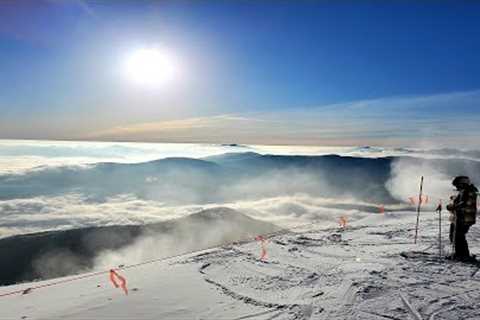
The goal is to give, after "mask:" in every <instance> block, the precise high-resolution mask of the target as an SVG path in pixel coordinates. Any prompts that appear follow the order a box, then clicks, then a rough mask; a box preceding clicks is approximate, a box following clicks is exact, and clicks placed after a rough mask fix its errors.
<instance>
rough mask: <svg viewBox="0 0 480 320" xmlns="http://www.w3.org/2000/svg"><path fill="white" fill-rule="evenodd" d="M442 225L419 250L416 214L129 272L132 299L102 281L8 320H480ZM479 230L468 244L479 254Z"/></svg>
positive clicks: (46, 295) (38, 297) (41, 298)
mask: <svg viewBox="0 0 480 320" xmlns="http://www.w3.org/2000/svg"><path fill="white" fill-rule="evenodd" d="M435 218H436V216H435V215H434V214H433V213H431V214H429V213H425V214H423V216H422V219H421V224H420V226H421V229H420V233H419V235H420V237H419V241H418V244H417V245H414V244H413V232H414V230H413V227H414V223H415V213H413V212H399V213H395V214H388V213H387V214H385V215H381V214H372V215H371V216H368V217H366V218H363V219H360V220H357V221H355V222H354V223H351V224H349V225H348V226H347V229H346V230H341V229H338V228H328V229H327V228H321V227H320V226H318V225H317V226H316V228H318V229H310V230H306V231H302V232H295V233H294V232H291V233H288V234H282V235H277V236H274V237H271V238H269V241H268V243H267V259H266V261H260V260H259V255H260V251H261V249H260V245H259V243H258V242H255V241H252V242H249V243H244V244H239V245H230V246H225V247H222V248H217V249H213V250H208V251H205V252H202V253H198V254H193V255H189V256H184V257H181V258H177V259H173V260H170V261H168V262H163V263H159V264H151V265H145V266H141V267H139V268H132V269H128V270H121V271H120V273H121V274H122V275H124V276H125V277H126V278H127V280H128V287H129V290H130V294H129V295H128V296H125V295H124V294H123V293H122V291H121V290H118V289H115V288H113V287H112V285H111V284H110V283H109V281H108V279H107V276H105V277H102V276H100V277H94V278H89V279H85V280H82V281H78V282H71V283H67V284H63V285H59V286H56V287H50V288H45V289H39V290H33V291H32V292H30V293H28V294H25V295H15V296H9V297H4V298H0V318H1V319H132V318H135V319H162V318H163V319H238V320H240V319H264V320H266V319H278V320H282V319H416V318H418V317H421V319H437V320H438V319H480V309H478V310H477V308H476V302H477V301H479V299H480V272H476V270H477V268H476V267H475V266H473V265H469V264H463V263H452V262H445V261H439V260H438V259H437V257H436V253H437V252H438V247H437V246H436V243H437V232H438V230H437V228H438V224H437V221H436V220H435ZM477 229H478V227H477V226H474V227H473V228H472V229H471V232H470V233H469V235H468V239H469V241H470V244H471V249H472V252H473V253H477V252H478V251H479V250H478V249H479V246H478V240H480V232H478V230H477ZM444 230H447V224H445V226H444ZM443 242H444V244H448V242H447V235H446V234H445V235H444V239H443ZM404 251H424V252H426V253H429V255H425V258H424V259H409V258H404V257H402V256H401V255H400V253H402V252H404ZM447 251H448V247H446V248H445V252H447ZM472 275H473V276H472ZM46 283H48V281H46ZM29 286H32V284H22V285H16V286H10V287H3V288H1V289H0V294H2V293H4V292H8V291H13V290H18V289H22V288H28V287H29ZM402 297H403V298H402ZM405 301H407V302H408V305H409V306H408V307H407V304H406V303H405Z"/></svg>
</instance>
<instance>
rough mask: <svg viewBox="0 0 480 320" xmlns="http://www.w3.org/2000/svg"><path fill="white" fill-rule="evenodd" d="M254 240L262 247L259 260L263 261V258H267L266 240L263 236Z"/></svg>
mask: <svg viewBox="0 0 480 320" xmlns="http://www.w3.org/2000/svg"><path fill="white" fill-rule="evenodd" d="M255 240H257V241H259V242H260V245H261V247H262V252H261V254H260V260H262V261H264V260H265V258H266V257H267V248H266V242H267V241H266V240H265V238H264V237H263V236H256V237H255Z"/></svg>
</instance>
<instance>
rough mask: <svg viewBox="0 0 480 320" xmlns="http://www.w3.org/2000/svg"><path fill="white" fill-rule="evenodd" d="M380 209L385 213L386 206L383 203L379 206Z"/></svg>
mask: <svg viewBox="0 0 480 320" xmlns="http://www.w3.org/2000/svg"><path fill="white" fill-rule="evenodd" d="M378 211H379V212H380V213H385V206H384V205H383V204H382V205H381V206H380V207H378Z"/></svg>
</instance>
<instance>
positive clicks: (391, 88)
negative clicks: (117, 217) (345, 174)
mask: <svg viewBox="0 0 480 320" xmlns="http://www.w3.org/2000/svg"><path fill="white" fill-rule="evenodd" d="M149 50H150V51H149ZM152 50H153V51H152ZM155 50H158V51H155ZM152 52H153V53H152ZM478 52H480V2H474V1H440V2H436V3H433V2H427V1H388V2H383V1H326V0H325V1H300V2H299V1H206V0H205V1H82V0H71V1H70V0H66V1H59V0H50V1H43V0H38V1H37V0H35V1H28V0H25V1H10V0H5V1H1V2H0V111H1V117H0V138H9V139H12V138H29V139H77V140H83V139H88V140H122V141H148V142H152V141H160V142H212V143H217V142H219V143H222V142H237V143H257V144H316V145H358V144H362V145H363V144H375V145H422V144H429V145H430V144H434V145H441V144H446V145H451V144H456V143H459V144H461V145H462V146H467V147H476V146H478V143H477V140H478V139H479V138H480V128H479V127H478V125H477V123H478V121H479V120H480V76H479V74H480V63H479V60H478ZM139 53H141V54H140V55H139ZM158 55H162V57H163V58H161V61H162V62H161V63H155V59H156V58H155V57H156V56H158ZM132 57H133V58H132ZM152 57H153V58H152ZM132 59H133V60H132ZM135 59H136V60H135ZM129 61H130V62H131V61H134V63H133V71H132V63H130V64H129ZM143 62H146V63H143ZM149 66H151V68H150V67H149ZM129 68H130V69H129ZM155 70H166V72H165V73H163V74H162V73H161V71H159V74H160V75H159V74H155V73H152V72H155ZM132 80H133V81H132ZM152 84H153V85H152Z"/></svg>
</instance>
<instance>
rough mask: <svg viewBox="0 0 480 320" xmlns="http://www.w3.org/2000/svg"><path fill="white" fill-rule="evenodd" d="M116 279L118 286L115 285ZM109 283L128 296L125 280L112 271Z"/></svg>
mask: <svg viewBox="0 0 480 320" xmlns="http://www.w3.org/2000/svg"><path fill="white" fill-rule="evenodd" d="M117 279H118V280H119V281H120V284H118V283H117ZM110 281H111V282H112V284H113V286H114V287H115V288H119V287H120V288H122V290H123V292H125V294H126V295H128V289H127V280H126V279H125V278H124V277H122V276H121V275H119V274H118V273H117V272H116V271H115V270H113V269H110Z"/></svg>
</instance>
